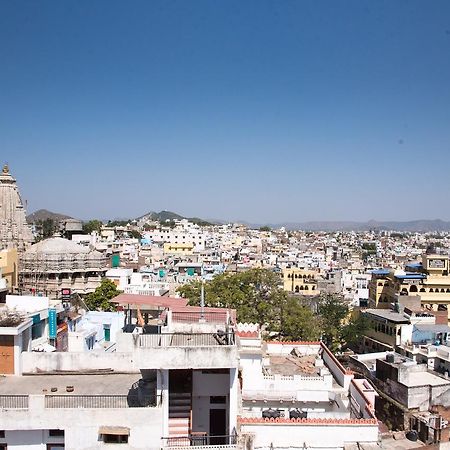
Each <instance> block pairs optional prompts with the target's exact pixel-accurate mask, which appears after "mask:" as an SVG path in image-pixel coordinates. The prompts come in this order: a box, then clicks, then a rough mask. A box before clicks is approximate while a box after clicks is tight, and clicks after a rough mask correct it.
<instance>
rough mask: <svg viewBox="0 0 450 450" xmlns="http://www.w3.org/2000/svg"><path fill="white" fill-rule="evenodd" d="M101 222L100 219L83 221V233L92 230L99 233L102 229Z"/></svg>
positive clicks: (88, 232) (89, 232)
mask: <svg viewBox="0 0 450 450" xmlns="http://www.w3.org/2000/svg"><path fill="white" fill-rule="evenodd" d="M102 226H103V222H102V221H101V220H97V219H95V220H90V221H89V222H85V223H83V232H84V233H85V234H91V233H92V232H93V231H96V232H97V233H100V232H101V231H102Z"/></svg>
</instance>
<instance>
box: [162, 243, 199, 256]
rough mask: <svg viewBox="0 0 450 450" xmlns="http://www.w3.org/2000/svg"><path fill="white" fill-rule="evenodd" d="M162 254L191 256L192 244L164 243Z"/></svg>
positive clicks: (192, 251)
mask: <svg viewBox="0 0 450 450" xmlns="http://www.w3.org/2000/svg"><path fill="white" fill-rule="evenodd" d="M164 253H165V254H167V253H169V254H171V255H192V253H194V244H193V243H192V242H186V243H184V242H183V243H177V244H174V243H170V242H166V243H165V244H164Z"/></svg>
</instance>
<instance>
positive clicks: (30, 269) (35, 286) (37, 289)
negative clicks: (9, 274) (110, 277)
mask: <svg viewBox="0 0 450 450" xmlns="http://www.w3.org/2000/svg"><path fill="white" fill-rule="evenodd" d="M21 261H22V267H21V272H20V282H19V287H20V290H21V291H22V292H31V293H34V294H39V293H41V294H42V295H46V296H48V297H50V298H58V297H59V296H60V293H61V289H70V290H71V292H72V293H78V294H89V293H90V292H93V291H94V290H95V289H96V288H97V287H98V286H99V285H100V282H101V280H102V278H103V277H104V275H105V272H106V271H107V261H106V258H105V256H104V255H102V254H101V253H100V252H98V251H95V250H91V249H90V248H89V247H84V246H81V245H78V244H76V243H75V242H72V241H69V240H67V239H64V238H61V237H53V238H49V239H45V240H44V241H40V242H38V243H37V244H34V245H32V246H31V247H30V248H29V249H28V250H27V251H26V252H25V253H24V254H23V256H22V260H21Z"/></svg>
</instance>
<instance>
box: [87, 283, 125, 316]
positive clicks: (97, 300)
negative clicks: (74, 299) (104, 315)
mask: <svg viewBox="0 0 450 450" xmlns="http://www.w3.org/2000/svg"><path fill="white" fill-rule="evenodd" d="M120 292H121V291H119V290H118V289H117V286H116V285H115V284H114V283H113V282H112V281H111V280H108V279H107V278H103V280H102V282H101V283H100V286H98V287H97V289H96V290H95V291H94V292H92V293H90V294H88V295H87V296H86V298H85V303H86V306H87V307H88V308H89V309H90V310H91V311H115V310H116V306H115V305H114V304H113V303H111V300H112V299H113V298H114V297H117V296H118V295H119V294H120Z"/></svg>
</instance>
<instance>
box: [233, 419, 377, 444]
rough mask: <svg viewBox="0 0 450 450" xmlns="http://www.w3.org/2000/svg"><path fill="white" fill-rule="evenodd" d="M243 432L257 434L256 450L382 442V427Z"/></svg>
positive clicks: (253, 427) (268, 427)
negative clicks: (380, 430)
mask: <svg viewBox="0 0 450 450" xmlns="http://www.w3.org/2000/svg"><path fill="white" fill-rule="evenodd" d="M241 432H245V433H255V438H254V448H255V449H264V450H265V449H267V450H268V449H270V448H299V449H303V448H305V446H304V445H305V444H306V448H308V449H321V448H326V449H342V448H343V447H344V444H345V443H350V442H360V443H362V442H372V443H376V442H377V441H378V426H377V425H376V424H368V425H360V424H358V425H352V424H344V425H333V424H326V425H325V424H306V423H305V424H298V423H293V424H287V423H286V424H285V423H280V424H278V423H267V422H266V423H259V424H245V425H242V426H241Z"/></svg>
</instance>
